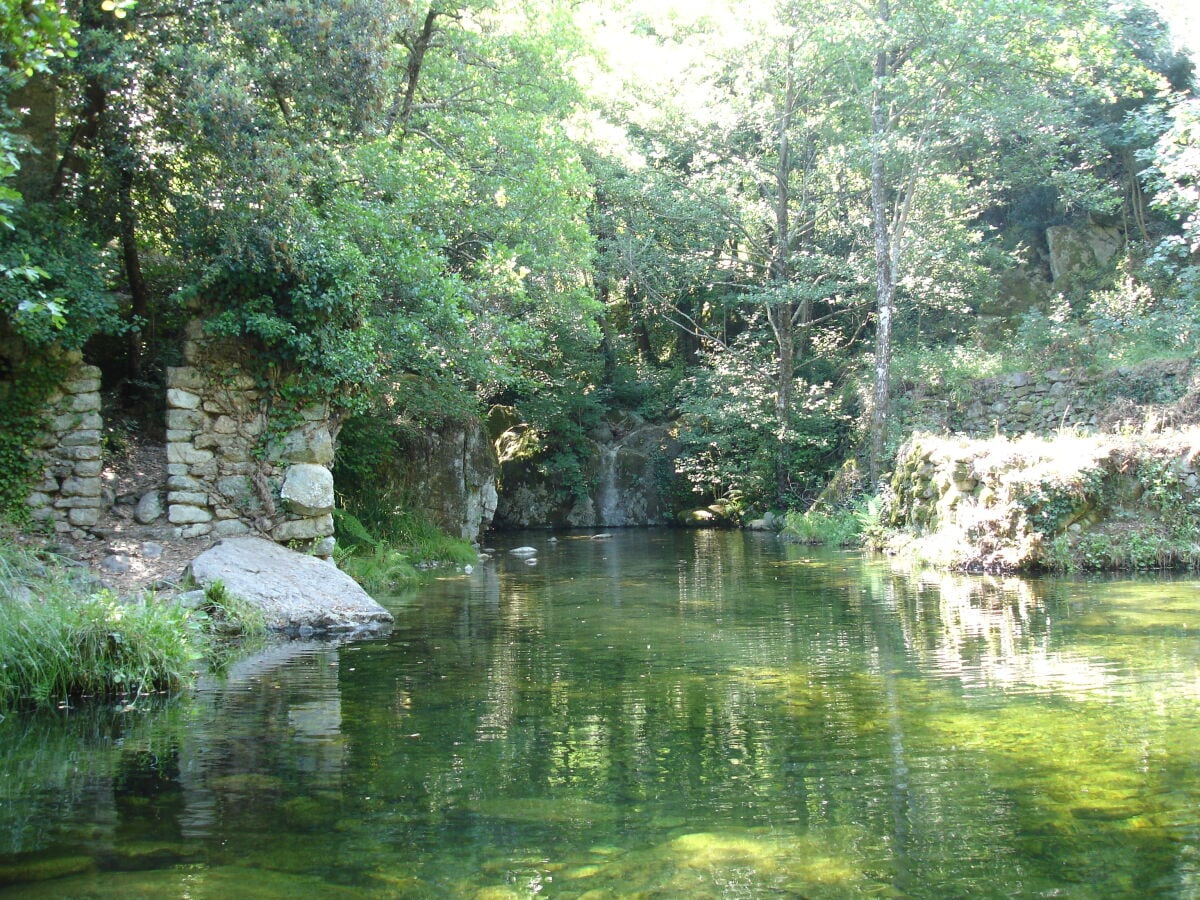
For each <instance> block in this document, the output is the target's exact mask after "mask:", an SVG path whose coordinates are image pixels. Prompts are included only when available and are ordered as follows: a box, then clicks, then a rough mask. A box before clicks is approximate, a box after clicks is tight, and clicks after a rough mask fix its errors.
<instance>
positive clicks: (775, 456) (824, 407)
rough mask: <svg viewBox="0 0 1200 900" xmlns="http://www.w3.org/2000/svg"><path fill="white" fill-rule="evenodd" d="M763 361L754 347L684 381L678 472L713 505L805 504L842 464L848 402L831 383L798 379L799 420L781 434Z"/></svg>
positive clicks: (728, 355) (716, 358)
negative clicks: (731, 500) (732, 501)
mask: <svg viewBox="0 0 1200 900" xmlns="http://www.w3.org/2000/svg"><path fill="white" fill-rule="evenodd" d="M761 362H762V361H761V360H755V359H754V358H753V352H752V351H751V350H749V349H741V350H730V351H727V352H724V353H720V354H716V355H715V356H714V357H713V359H712V361H711V365H710V366H708V367H705V368H702V369H699V370H697V371H696V372H694V373H693V374H692V376H691V377H689V378H687V379H685V381H684V382H683V383H682V385H681V387H680V398H679V404H678V405H679V411H680V415H681V419H680V430H679V441H680V443H681V444H682V452H681V453H680V456H679V459H678V460H677V463H676V467H677V469H678V471H679V472H680V473H681V474H682V475H684V476H685V477H686V478H687V480H688V481H689V482H690V483H691V485H692V490H693V491H695V492H696V493H699V494H702V495H704V496H706V497H709V498H712V499H715V500H721V499H724V498H727V497H730V496H737V497H739V498H741V503H742V505H743V506H745V507H746V508H750V509H754V508H762V509H765V508H771V507H778V506H793V507H794V506H807V505H808V504H809V503H811V502H812V499H813V498H814V497H815V496H816V494H817V493H818V492H819V491H820V488H821V487H822V486H823V485H824V483H825V482H826V481H827V480H828V478H829V476H830V474H831V473H832V471H833V469H834V468H835V467H836V466H837V465H838V464H839V463H840V462H841V458H840V457H841V453H842V451H843V450H844V448H845V443H846V439H847V437H848V435H849V433H850V428H851V425H852V422H853V416H852V414H851V404H850V400H849V398H848V396H847V395H846V393H845V392H843V391H839V390H838V389H837V388H835V387H834V386H833V385H832V384H831V383H829V382H826V383H823V384H811V383H808V382H806V381H804V380H803V379H799V378H798V379H796V383H795V386H794V389H793V390H794V393H793V398H794V399H793V418H792V421H791V422H790V424H789V428H788V430H787V432H786V433H785V434H783V435H781V434H780V426H779V422H778V419H777V418H776V415H775V407H774V404H775V397H774V384H773V383H772V381H771V380H770V379H769V378H768V377H767V376H766V375H765V374H764V372H765V367H764V366H763V365H761ZM781 470H782V472H783V473H784V475H785V477H784V478H783V479H781V478H780V477H779V476H780V472H781ZM781 488H782V490H781Z"/></svg>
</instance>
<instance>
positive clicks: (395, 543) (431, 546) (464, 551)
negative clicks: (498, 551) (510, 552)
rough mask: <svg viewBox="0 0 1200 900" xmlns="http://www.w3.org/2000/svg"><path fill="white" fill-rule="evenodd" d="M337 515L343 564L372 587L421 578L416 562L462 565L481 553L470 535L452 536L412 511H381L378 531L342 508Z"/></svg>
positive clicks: (386, 587)
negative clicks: (467, 538)
mask: <svg viewBox="0 0 1200 900" xmlns="http://www.w3.org/2000/svg"><path fill="white" fill-rule="evenodd" d="M333 518H334V526H335V532H334V533H335V536H336V537H337V541H338V547H339V552H338V561H339V564H340V565H341V567H342V569H343V570H344V571H345V572H346V573H347V574H348V575H350V577H352V578H353V579H354V580H355V581H357V582H358V583H359V584H361V585H362V586H363V587H364V588H365V589H366V590H368V591H371V592H377V591H386V590H389V589H393V588H396V587H399V586H402V585H406V584H411V583H413V582H415V581H417V580H418V579H419V577H420V572H419V570H418V568H417V565H418V564H420V565H459V566H461V565H466V564H468V563H474V562H475V561H476V559H477V554H476V551H475V548H474V547H472V546H471V545H470V544H468V543H467V542H466V541H464V540H461V539H457V538H452V537H449V536H448V535H446V534H444V533H442V532H441V531H439V530H438V529H436V528H434V527H433V526H432V525H430V524H429V523H428V522H427V521H425V520H424V519H423V518H422V517H420V516H419V515H416V514H414V513H407V512H396V511H392V512H391V514H390V515H388V516H386V517H378V518H377V519H376V521H377V526H376V527H378V528H379V529H381V530H380V531H379V532H377V534H378V535H379V536H378V537H377V536H376V534H373V533H372V532H371V531H370V530H368V526H366V525H364V524H363V522H362V521H360V520H359V518H358V517H357V516H356V515H354V514H353V513H350V512H347V511H345V510H341V509H339V510H335V511H334V517H333Z"/></svg>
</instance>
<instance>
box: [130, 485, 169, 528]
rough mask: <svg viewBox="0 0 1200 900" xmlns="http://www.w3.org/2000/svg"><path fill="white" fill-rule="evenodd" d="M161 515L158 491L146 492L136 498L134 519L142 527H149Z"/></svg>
mask: <svg viewBox="0 0 1200 900" xmlns="http://www.w3.org/2000/svg"><path fill="white" fill-rule="evenodd" d="M162 514H163V503H162V495H161V494H159V492H158V491H146V493H144V494H142V496H141V497H139V498H138V502H137V508H136V509H135V510H134V513H133V515H134V518H135V519H137V520H138V521H139V522H141V523H142V524H143V525H149V524H150V523H151V522H154V521H156V520H157V519H158V518H159V517H160V516H162Z"/></svg>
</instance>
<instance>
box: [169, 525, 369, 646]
mask: <svg viewBox="0 0 1200 900" xmlns="http://www.w3.org/2000/svg"><path fill="white" fill-rule="evenodd" d="M191 572H192V577H193V578H195V579H196V581H197V582H199V583H200V584H201V585H204V586H206V587H207V586H208V585H211V584H213V583H214V582H217V581H220V582H221V583H222V584H224V586H225V588H226V590H228V591H229V593H230V594H232V595H234V596H235V597H238V598H240V599H242V600H244V601H246V602H247V603H250V604H251V605H253V606H255V607H256V608H258V609H261V610H262V611H263V613H264V615H265V616H266V618H267V624H268V625H269V626H270V627H271V628H273V629H275V630H277V631H287V632H297V633H300V634H306V633H311V632H347V631H367V632H373V631H380V630H383V629H385V628H387V627H389V626H390V625H391V623H392V615H391V613H389V612H388V611H387V610H386V609H384V608H383V607H382V606H380V605H379V604H378V603H376V602H375V600H373V599H372V598H371V597H370V596H369V595H368V594H367V592H366V591H364V590H363V589H362V588H361V587H359V586H358V584H357V583H356V582H355V581H354V579H352V578H351V577H350V576H349V575H347V574H346V573H344V572H342V571H340V570H339V569H338V568H337V567H336V566H334V565H333V564H332V563H331V562H328V561H326V560H321V559H318V558H316V557H314V556H306V555H304V554H302V553H296V552H295V551H293V550H289V549H287V548H286V547H283V546H280V545H279V544H276V543H273V542H272V541H268V540H264V539H262V538H256V537H235V538H227V539H226V540H223V541H221V542H220V543H218V544H217V545H216V546H214V547H212V548H211V549H209V550H206V551H204V552H203V553H201V554H200V555H199V556H197V557H196V558H195V559H194V560H193V561H192V565H191Z"/></svg>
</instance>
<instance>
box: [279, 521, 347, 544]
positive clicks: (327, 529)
mask: <svg viewBox="0 0 1200 900" xmlns="http://www.w3.org/2000/svg"><path fill="white" fill-rule="evenodd" d="M331 534H333V516H332V515H325V516H317V517H314V518H308V519H294V520H292V521H290V522H283V523H281V524H279V525H276V526H275V528H273V529H272V530H271V537H272V538H274V539H275V540H276V541H279V542H283V541H307V540H312V539H313V538H323V537H327V536H328V535H331Z"/></svg>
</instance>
